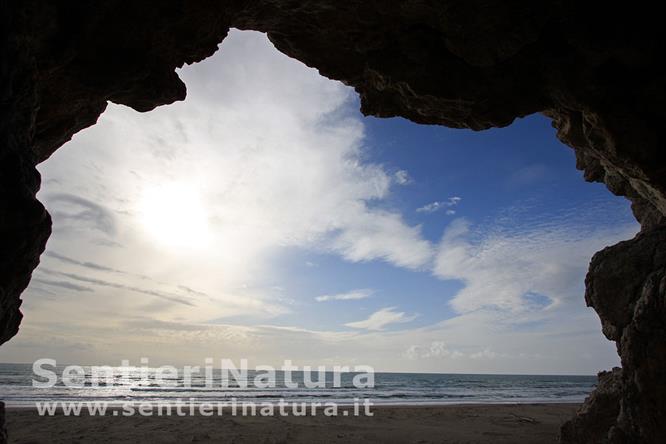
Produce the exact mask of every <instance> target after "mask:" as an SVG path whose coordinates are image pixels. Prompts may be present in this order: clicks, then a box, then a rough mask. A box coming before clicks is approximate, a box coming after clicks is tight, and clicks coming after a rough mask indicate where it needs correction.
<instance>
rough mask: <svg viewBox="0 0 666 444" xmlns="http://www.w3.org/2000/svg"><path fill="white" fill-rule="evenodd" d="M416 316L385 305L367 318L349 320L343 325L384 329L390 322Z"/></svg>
mask: <svg viewBox="0 0 666 444" xmlns="http://www.w3.org/2000/svg"><path fill="white" fill-rule="evenodd" d="M417 317H418V315H416V314H413V315H407V314H406V313H404V312H402V311H396V307H387V308H382V309H381V310H379V311H376V312H374V313H373V314H371V315H370V317H369V318H367V319H364V320H362V321H356V322H349V323H347V324H345V326H347V327H352V328H360V329H364V330H371V331H380V330H384V328H386V327H387V326H389V325H391V324H402V323H406V322H411V321H413V320H414V319H416V318H417Z"/></svg>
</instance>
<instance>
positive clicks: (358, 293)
mask: <svg viewBox="0 0 666 444" xmlns="http://www.w3.org/2000/svg"><path fill="white" fill-rule="evenodd" d="M373 293H374V290H371V289H369V288H361V289H358V290H351V291H348V292H346V293H338V294H325V295H321V296H317V297H316V298H315V300H316V301H317V302H326V301H352V300H359V299H367V298H369V297H370V296H372V294H373Z"/></svg>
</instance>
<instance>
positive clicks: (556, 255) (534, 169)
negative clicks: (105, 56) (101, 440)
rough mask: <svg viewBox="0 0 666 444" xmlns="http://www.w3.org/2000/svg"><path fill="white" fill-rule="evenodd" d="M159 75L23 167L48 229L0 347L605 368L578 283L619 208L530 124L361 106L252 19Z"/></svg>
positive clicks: (619, 236) (4, 353)
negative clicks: (143, 99)
mask: <svg viewBox="0 0 666 444" xmlns="http://www.w3.org/2000/svg"><path fill="white" fill-rule="evenodd" d="M179 75H180V76H181V78H182V79H183V80H184V82H185V83H186V85H187V88H188V95H187V99H186V100H185V101H184V102H178V103H175V104H173V105H169V106H165V107H159V108H157V109H156V110H154V111H151V112H149V113H138V112H136V111H133V110H131V109H129V108H127V107H124V106H119V105H114V104H109V107H108V108H107V110H106V112H105V113H104V114H103V115H102V116H101V117H100V119H99V122H98V123H97V125H95V126H94V127H91V128H88V129H86V130H84V131H81V132H80V133H78V134H77V135H75V136H74V138H73V139H72V141H71V142H69V143H67V144H66V145H65V146H63V147H62V148H60V149H59V150H58V151H57V152H56V153H55V154H54V155H53V156H52V157H51V158H50V159H49V160H48V161H46V162H44V163H43V164H41V165H40V166H39V170H40V172H41V173H42V177H43V185H42V190H41V191H40V193H39V195H38V196H39V198H40V199H41V200H42V202H44V203H45V205H46V207H47V208H48V210H49V211H50V213H51V215H52V217H53V235H52V236H51V239H50V240H49V243H48V246H47V251H46V253H45V254H44V255H43V256H42V261H41V264H40V266H39V267H38V268H37V270H36V271H35V273H34V274H33V279H32V282H31V284H30V286H29V288H28V289H27V290H26V292H25V293H24V294H23V300H24V303H23V308H22V310H23V313H24V315H25V318H24V320H23V323H22V326H21V330H20V332H19V334H18V335H17V336H16V337H15V338H14V339H12V340H11V341H10V342H9V343H7V344H5V345H3V346H2V348H0V361H2V362H32V361H34V360H35V359H38V358H45V357H48V358H53V359H56V360H57V361H58V363H62V364H65V363H70V364H71V363H75V364H116V365H119V364H120V361H121V360H123V359H128V360H130V361H131V362H132V363H137V364H138V361H139V359H140V358H141V357H147V358H149V360H150V363H151V364H155V365H164V364H169V365H177V366H180V365H187V364H192V365H200V364H202V363H203V360H204V359H205V358H206V357H212V358H215V359H219V358H228V359H232V360H236V361H239V360H240V359H241V358H245V359H248V360H249V362H250V364H251V365H281V363H282V362H283V361H284V360H285V359H290V360H292V361H293V362H294V363H295V364H296V365H301V366H302V365H327V366H333V365H361V364H363V365H371V366H373V367H374V368H375V369H376V370H377V371H404V372H459V373H521V374H530V373H534V374H594V373H596V372H597V371H599V370H603V369H607V368H610V367H612V366H614V365H618V362H619V361H618V358H617V355H616V353H615V346H614V344H613V343H611V342H609V341H607V340H606V339H605V338H604V337H603V336H602V334H601V328H600V322H599V319H598V317H597V316H596V314H595V313H594V312H593V310H592V309H590V308H586V307H585V303H584V300H583V294H584V286H583V280H584V276H585V272H586V269H587V265H588V263H589V260H590V258H591V256H592V254H594V252H596V251H598V250H600V249H601V248H603V247H604V246H607V245H612V244H614V243H616V242H618V241H620V240H623V239H628V238H630V237H633V235H634V234H635V233H636V232H637V231H638V225H637V223H636V222H635V221H634V219H633V217H632V216H631V212H630V208H629V204H628V202H627V201H626V200H623V199H621V198H617V197H614V196H612V195H611V194H610V193H609V192H608V191H607V190H606V189H605V188H604V187H603V186H601V185H599V184H589V183H586V182H584V181H583V179H582V174H581V172H579V171H577V170H576V169H575V158H574V155H573V151H572V150H571V149H569V148H567V147H565V146H563V145H562V144H561V143H560V142H558V141H557V139H556V138H555V131H554V130H553V129H552V128H551V126H550V123H549V121H548V120H547V119H546V118H545V117H543V116H539V115H535V116H530V117H528V118H524V119H519V120H517V121H516V122H515V123H514V124H513V125H511V126H510V127H507V128H503V129H492V130H488V131H483V132H472V131H468V130H454V129H448V128H444V127H439V126H424V125H415V124H413V123H411V122H409V121H406V120H404V119H401V118H394V119H376V118H372V117H363V116H362V115H361V114H360V112H359V111H358V109H359V101H358V96H357V95H356V93H355V92H354V91H353V89H351V88H349V87H347V86H345V85H343V84H342V83H339V82H336V81H332V80H329V79H326V78H324V77H321V76H320V75H319V74H318V72H317V71H316V70H314V69H311V68H308V67H306V66H305V65H303V64H302V63H300V62H298V61H295V60H292V59H289V58H288V57H286V56H285V55H283V54H281V53H279V52H278V51H277V50H276V49H274V48H273V46H272V45H271V43H270V42H269V41H268V39H267V38H266V37H265V36H264V35H263V34H260V33H256V32H240V31H233V32H231V34H230V35H229V37H228V38H227V39H226V40H225V41H224V42H223V43H222V44H221V45H220V51H218V52H217V53H216V54H215V55H214V56H213V57H211V58H209V59H207V60H205V61H203V62H201V63H198V64H195V65H192V66H187V67H184V68H183V69H181V70H180V71H179Z"/></svg>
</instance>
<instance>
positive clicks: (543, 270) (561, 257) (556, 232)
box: [434, 210, 636, 313]
mask: <svg viewBox="0 0 666 444" xmlns="http://www.w3.org/2000/svg"><path fill="white" fill-rule="evenodd" d="M576 211H577V210H574V211H572V213H571V214H567V215H565V217H561V218H560V219H559V220H554V221H549V220H548V219H547V218H543V219H538V220H533V221H529V220H516V219H515V218H511V217H509V218H507V219H506V220H505V221H504V225H503V226H500V225H495V226H490V227H487V226H486V227H482V228H479V230H477V231H472V229H471V228H470V225H469V223H468V222H467V221H465V220H464V219H456V220H454V221H453V222H452V223H451V224H450V225H449V227H448V228H447V230H446V231H445V233H444V235H443V237H442V241H441V243H440V246H439V253H438V255H437V258H436V260H435V266H434V274H435V275H436V276H438V277H439V278H441V279H457V280H461V281H463V283H464V285H465V287H464V288H463V289H462V290H460V291H459V292H458V293H457V294H456V296H455V297H454V298H453V300H452V301H451V305H452V307H453V308H454V309H455V310H456V311H457V312H459V313H467V312H472V311H474V310H478V309H481V308H493V309H500V310H508V311H509V312H512V313H528V312H533V311H535V310H536V311H540V310H541V309H548V310H554V309H555V308H557V307H560V306H562V305H564V304H566V303H567V302H571V301H572V300H573V299H576V300H578V299H579V298H581V297H582V292H583V288H582V285H583V281H584V276H585V272H586V269H587V264H588V262H589V260H590V257H591V256H592V255H593V254H594V253H595V252H596V251H598V250H600V249H601V248H603V247H604V246H606V245H611V244H613V243H615V242H617V241H619V240H622V239H626V238H629V237H631V235H632V234H633V233H635V231H636V225H635V224H631V225H628V226H622V227H603V226H602V227H599V228H595V227H594V225H592V224H589V223H582V222H581V221H580V220H576V217H577V216H576ZM567 217H568V218H569V220H568V221H567ZM482 233H484V234H482ZM535 295H537V296H540V297H535ZM543 299H547V300H549V303H547V304H542V306H539V301H540V300H543ZM535 304H536V306H535Z"/></svg>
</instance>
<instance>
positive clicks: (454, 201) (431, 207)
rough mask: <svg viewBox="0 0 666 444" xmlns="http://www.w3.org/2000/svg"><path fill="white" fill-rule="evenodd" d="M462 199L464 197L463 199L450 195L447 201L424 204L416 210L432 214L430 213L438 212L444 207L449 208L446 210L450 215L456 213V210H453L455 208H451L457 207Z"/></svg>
mask: <svg viewBox="0 0 666 444" xmlns="http://www.w3.org/2000/svg"><path fill="white" fill-rule="evenodd" d="M461 200H462V199H461V198H460V197H458V196H453V197H449V198H448V199H447V200H445V201H435V202H430V203H429V204H427V205H424V206H422V207H420V208H417V209H416V212H417V213H427V214H430V213H434V212H436V211H439V210H441V209H443V208H449V209H448V210H446V214H448V215H452V214H456V211H455V210H453V209H451V207H455V206H456V205H458V204H459V203H460V201H461Z"/></svg>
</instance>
